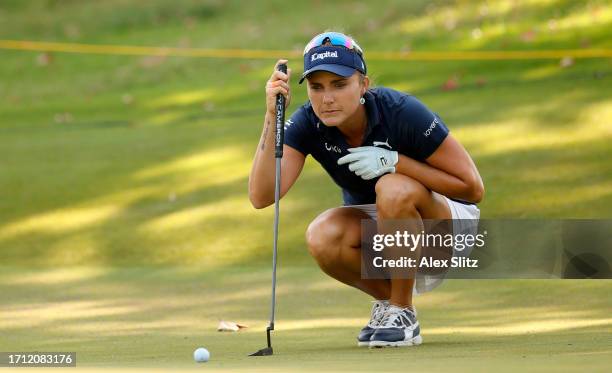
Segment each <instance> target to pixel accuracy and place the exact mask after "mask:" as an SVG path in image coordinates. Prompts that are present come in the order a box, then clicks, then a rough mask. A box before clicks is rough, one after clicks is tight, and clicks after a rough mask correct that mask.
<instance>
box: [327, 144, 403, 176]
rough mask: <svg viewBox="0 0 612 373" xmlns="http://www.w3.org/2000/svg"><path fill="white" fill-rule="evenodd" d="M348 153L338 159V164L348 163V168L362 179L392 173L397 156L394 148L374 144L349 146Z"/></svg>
mask: <svg viewBox="0 0 612 373" xmlns="http://www.w3.org/2000/svg"><path fill="white" fill-rule="evenodd" d="M347 150H348V151H349V153H351V154H348V155H345V156H344V157H342V158H340V159H338V164H339V165H343V164H346V163H349V166H348V168H349V170H351V171H353V172H354V173H355V174H357V176H361V178H362V179H364V180H370V179H373V178H375V177H378V176H381V175H384V174H386V173H389V172H390V173H394V172H395V165H396V164H397V161H398V159H399V156H398V154H397V152H396V151H394V150H387V149H383V148H378V147H376V146H361V147H359V148H350V149H347Z"/></svg>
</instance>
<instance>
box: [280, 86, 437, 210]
mask: <svg viewBox="0 0 612 373" xmlns="http://www.w3.org/2000/svg"><path fill="white" fill-rule="evenodd" d="M364 98H365V106H366V113H367V128H366V133H365V136H364V139H363V143H362V144H361V145H360V146H379V147H382V148H385V149H391V150H395V151H397V152H398V153H400V154H403V155H405V156H407V157H410V158H413V159H416V160H418V161H421V162H424V161H425V159H427V158H428V157H429V156H430V155H432V154H433V153H434V152H435V151H436V149H437V148H438V146H440V144H441V143H442V141H444V139H445V138H446V136H447V135H448V132H449V130H448V128H447V127H446V125H445V124H444V122H442V119H440V117H439V116H438V115H437V114H436V113H434V112H432V111H431V110H429V109H428V108H427V107H426V106H425V105H424V104H423V103H421V102H420V101H419V100H418V99H416V98H415V97H414V96H411V95H408V94H405V93H402V92H398V91H395V90H393V89H390V88H384V87H377V88H373V89H370V90H368V91H367V92H366V94H365V95H364ZM284 142H285V144H286V145H288V146H290V147H292V148H294V149H296V150H297V151H299V152H301V153H302V154H304V155H305V156H307V155H309V154H310V155H312V156H313V158H314V159H316V160H317V162H319V163H320V164H321V166H323V168H324V169H325V171H327V173H328V174H329V175H330V176H331V177H332V179H333V180H334V181H335V182H336V184H337V185H338V186H340V188H342V195H343V199H344V204H345V205H360V204H369V203H376V192H375V189H374V186H375V185H376V181H377V180H378V178H374V179H372V180H363V179H362V178H361V177H359V176H357V175H356V174H355V173H354V172H352V171H350V170H349V168H348V165H347V164H344V165H338V159H340V158H341V157H343V156H345V155H347V154H349V152H348V151H347V149H348V148H350V147H351V146H350V145H348V144H347V142H346V140H345V138H344V136H343V135H342V133H341V132H340V130H338V128H336V127H328V126H326V125H325V124H324V123H323V122H322V121H321V120H320V119H319V118H317V116H316V115H315V113H314V111H313V109H312V106H311V104H310V102H307V103H306V104H304V105H302V106H301V107H300V108H299V109H297V110H296V111H295V112H294V113H293V115H292V116H291V118H290V119H288V120H287V121H286V122H285V138H284Z"/></svg>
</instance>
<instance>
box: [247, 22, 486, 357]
mask: <svg viewBox="0 0 612 373" xmlns="http://www.w3.org/2000/svg"><path fill="white" fill-rule="evenodd" d="M281 63H287V60H279V61H278V63H277V65H278V64H281ZM290 74H291V69H289V70H288V72H287V74H284V73H282V72H280V71H277V70H276V68H275V70H274V72H273V73H272V75H271V77H270V79H269V80H268V82H267V85H266V102H267V111H266V117H265V123H264V128H263V131H262V135H261V139H260V142H259V146H258V147H257V152H256V154H255V157H254V160H253V167H252V170H251V174H250V178H249V198H250V200H251V203H252V204H253V206H255V207H256V208H263V207H266V206H269V205H271V204H273V203H274V177H275V172H274V170H275V161H274V132H275V131H274V125H275V114H276V108H275V100H276V95H277V94H279V93H280V94H282V95H284V96H285V97H286V103H287V105H289V100H290V97H291V95H290V88H289V76H290ZM304 79H306V81H307V91H308V98H309V101H308V102H307V103H306V104H304V105H302V106H301V107H300V108H299V109H297V111H295V113H293V115H292V116H291V118H290V119H289V120H287V122H286V123H285V145H284V156H283V158H282V166H281V170H282V179H281V191H280V193H281V196H283V195H285V193H286V192H287V191H288V190H289V189H290V188H291V186H292V185H293V183H294V182H295V180H296V179H297V178H298V176H299V174H300V172H301V170H302V167H303V165H304V161H305V159H306V156H307V155H309V154H310V155H312V156H313V157H314V159H316V160H317V161H318V162H319V163H320V164H321V166H323V168H324V169H325V171H327V173H328V174H329V175H330V176H331V178H332V179H333V180H334V181H335V183H336V184H338V186H340V188H341V189H342V196H343V199H344V204H343V206H340V207H336V208H332V209H329V210H327V211H325V212H323V213H321V214H320V215H319V216H318V217H317V218H316V219H314V221H313V222H312V223H310V226H309V227H308V230H307V232H306V242H307V244H308V248H309V251H310V253H311V254H312V256H313V257H314V258H315V260H316V261H317V263H318V264H319V266H320V267H321V269H322V270H323V271H324V272H325V273H327V274H328V275H329V276H331V277H333V278H335V279H337V280H338V281H341V282H343V283H345V284H347V285H350V286H353V287H355V288H357V289H359V290H361V291H363V292H365V293H367V294H369V295H371V296H372V297H373V298H374V302H373V303H374V305H373V307H372V314H371V318H370V321H369V322H368V324H367V325H366V326H365V327H364V328H363V329H362V330H361V332H360V333H359V336H358V344H359V345H360V346H370V347H378V346H412V345H417V344H420V343H422V338H421V336H420V328H419V324H418V321H417V318H416V311H415V308H414V307H413V305H412V294H413V291H414V290H415V288H416V289H417V291H419V292H422V291H428V290H431V288H432V286H430V285H431V284H429V286H428V284H422V286H421V287H419V284H418V279H417V280H415V279H394V278H392V279H389V280H386V279H364V278H362V276H361V255H360V247H361V220H362V219H374V220H376V219H474V220H475V219H478V218H479V216H480V210H479V209H478V207H477V206H476V203H478V202H480V201H481V199H482V197H483V194H484V188H483V184H482V180H481V178H480V175H479V173H478V170H477V169H476V166H475V165H474V162H473V161H472V159H471V158H470V156H469V154H468V153H467V152H466V151H465V149H464V148H463V146H461V144H460V143H459V142H458V141H457V140H456V139H455V138H453V137H452V135H450V134H449V130H448V128H447V127H446V125H445V124H444V122H443V121H442V119H440V117H438V115H437V114H436V113H434V112H432V111H431V110H429V109H428V108H427V107H426V106H425V105H424V104H423V103H421V102H420V101H419V100H418V99H416V98H415V97H413V96H411V95H408V94H405V93H401V92H398V91H395V90H392V89H389V88H384V87H376V88H372V89H370V88H369V78H368V76H367V68H366V63H365V60H364V56H363V51H362V50H361V48H360V47H359V46H358V45H357V43H356V42H355V40H353V39H352V38H351V37H349V36H347V35H344V34H341V33H337V32H325V33H323V34H320V35H317V36H315V37H314V38H313V39H312V40H311V41H310V42H309V43H308V44H307V45H306V48H305V49H304V73H303V74H302V77H301V79H300V83H302V82H303V81H304ZM415 282H416V283H415ZM415 285H416V286H415Z"/></svg>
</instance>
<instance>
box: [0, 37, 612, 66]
mask: <svg viewBox="0 0 612 373" xmlns="http://www.w3.org/2000/svg"><path fill="white" fill-rule="evenodd" d="M0 49H9V50H25V51H45V52H67V53H85V54H113V55H141V56H180V57H208V58H246V59H265V58H270V59H277V58H300V59H301V58H302V53H301V52H300V51H297V50H293V51H290V50H261V49H259V50H254V49H203V48H174V47H140V46H129V45H96V44H77V43H55V42H41V41H29V40H0ZM563 57H573V58H610V57H612V49H567V50H530V51H448V52H419V51H415V52H376V51H372V52H368V53H366V59H367V60H386V61H453V60H454V61H458V60H515V59H521V60H530V59H559V58H563Z"/></svg>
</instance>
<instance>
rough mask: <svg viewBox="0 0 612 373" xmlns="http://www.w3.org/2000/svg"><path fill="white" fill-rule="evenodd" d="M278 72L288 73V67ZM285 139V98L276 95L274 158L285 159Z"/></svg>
mask: <svg viewBox="0 0 612 373" xmlns="http://www.w3.org/2000/svg"><path fill="white" fill-rule="evenodd" d="M278 71H282V72H284V73H285V74H286V73H287V65H285V64H280V65H278ZM284 138H285V96H283V95H281V94H280V93H279V94H277V95H276V137H275V142H274V149H275V152H274V156H275V157H276V158H282V157H283V143H284Z"/></svg>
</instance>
